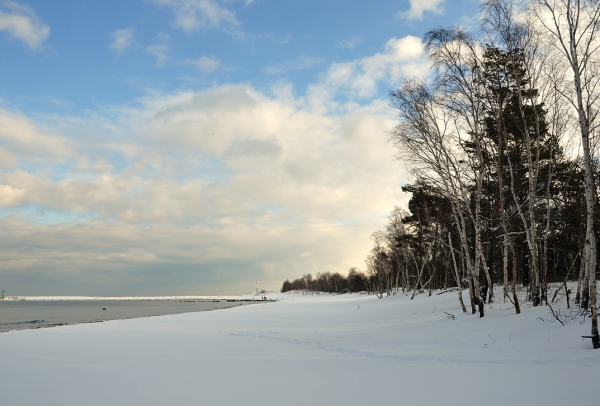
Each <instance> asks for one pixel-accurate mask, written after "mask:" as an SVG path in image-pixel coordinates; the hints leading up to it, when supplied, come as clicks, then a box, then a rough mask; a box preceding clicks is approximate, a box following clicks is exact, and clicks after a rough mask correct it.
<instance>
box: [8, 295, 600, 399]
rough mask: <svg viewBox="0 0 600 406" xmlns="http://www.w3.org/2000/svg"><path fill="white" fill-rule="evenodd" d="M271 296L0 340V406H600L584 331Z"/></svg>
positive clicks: (430, 304)
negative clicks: (263, 301)
mask: <svg viewBox="0 0 600 406" xmlns="http://www.w3.org/2000/svg"><path fill="white" fill-rule="evenodd" d="M465 293H466V292H465ZM267 296H268V297H269V298H278V299H280V300H279V301H278V302H275V303H269V304H264V305H261V306H241V307H236V308H231V309H226V310H217V311H210V312H199V313H186V314H180V315H170V316H160V317H150V318H143V319H133V320H114V321H109V322H103V323H96V324H80V325H71V326H63V327H58V328H49V329H40V330H22V331H14V332H9V333H3V334H0V357H1V359H2V366H1V369H0V404H2V405H38V404H39V405H106V404H111V405H240V404H242V405H286V406H287V405H308V404H310V405H324V404H331V405H367V404H373V403H374V402H376V403H382V404H386V403H390V404H415V405H424V404H440V405H482V404H486V405H501V404H511V405H541V404H544V405H565V404H579V405H598V404H600V396H599V395H600V393H599V391H598V389H597V387H596V384H597V376H598V371H600V351H594V350H592V349H591V343H590V341H589V340H582V338H581V336H582V335H587V334H589V329H590V326H589V320H587V319H586V321H585V323H583V324H581V323H580V321H578V320H574V321H571V322H570V323H568V324H567V325H566V326H564V327H563V326H561V324H560V323H558V322H550V321H547V320H551V319H552V316H551V315H550V314H549V313H548V310H547V308H546V307H540V308H532V307H529V306H527V305H524V306H523V313H522V314H521V315H515V314H514V310H513V309H511V305H510V304H509V303H507V304H504V303H495V304H492V305H491V309H488V310H487V313H486V316H485V317H484V318H482V319H480V318H479V317H478V316H476V315H465V314H462V312H461V311H460V308H459V305H458V300H457V297H456V293H446V294H442V295H434V296H432V297H425V296H424V295H419V296H417V297H416V298H415V300H413V301H411V300H409V298H407V297H404V296H401V295H398V296H393V297H388V298H383V299H377V298H375V297H374V296H367V295H358V294H351V295H349V294H346V295H337V296H331V295H314V296H313V295H302V294H300V293H287V294H268V295H267ZM466 299H467V300H468V296H466ZM444 312H448V313H451V314H454V315H455V316H456V319H455V320H452V319H451V318H449V317H447V315H446V314H445V313H444ZM544 320H546V321H544Z"/></svg>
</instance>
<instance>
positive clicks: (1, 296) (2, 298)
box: [0, 289, 4, 300]
mask: <svg viewBox="0 0 600 406" xmlns="http://www.w3.org/2000/svg"><path fill="white" fill-rule="evenodd" d="M0 300H4V289H2V295H0Z"/></svg>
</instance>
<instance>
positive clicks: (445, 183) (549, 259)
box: [282, 0, 600, 348]
mask: <svg viewBox="0 0 600 406" xmlns="http://www.w3.org/2000/svg"><path fill="white" fill-rule="evenodd" d="M599 30H600V2H599V1H598V0H535V1H534V0H532V1H513V0H488V1H485V2H484V4H483V5H482V10H481V13H480V18H479V22H478V25H477V27H476V29H473V30H467V29H464V28H461V27H441V28H438V29H435V30H431V31H429V32H427V33H426V34H425V36H424V43H425V49H426V51H427V52H428V56H429V61H430V63H431V66H432V67H433V70H432V74H431V76H430V77H429V78H428V79H427V80H423V79H418V78H407V79H404V80H403V81H402V82H401V83H400V85H399V86H398V88H397V89H395V90H393V91H391V92H390V101H391V105H392V106H393V107H394V109H395V110H396V112H397V116H398V124H397V125H396V126H395V128H394V129H393V130H392V131H391V133H390V134H389V138H390V141H391V143H392V144H393V145H394V146H395V147H396V151H397V158H398V159H399V160H400V161H401V162H403V163H405V164H406V168H407V170H408V172H409V173H410V174H411V175H412V178H413V181H412V182H411V184H409V185H406V186H404V187H403V190H404V191H405V192H409V193H411V198H410V201H409V204H408V211H404V210H403V209H401V208H395V209H394V210H393V211H392V213H391V214H390V216H389V218H388V222H387V224H386V227H385V229H384V230H382V231H378V232H376V233H374V234H373V235H372V240H373V248H372V250H371V252H370V253H369V255H368V257H367V259H366V261H365V262H366V269H367V271H366V274H362V273H361V272H359V271H357V270H356V269H353V270H352V272H351V273H349V274H348V276H347V277H344V276H342V275H340V274H320V275H318V276H317V278H315V279H312V278H311V277H310V275H306V276H303V277H302V278H301V279H299V280H295V281H293V282H289V281H286V282H285V283H284V286H283V287H282V291H285V290H291V289H309V290H322V291H326V292H332V291H334V290H332V289H338V287H343V288H342V289H347V290H351V291H352V290H366V291H369V292H371V293H375V294H377V295H378V296H379V297H382V296H383V295H384V294H386V295H391V294H394V293H395V292H398V291H402V292H407V293H409V294H411V296H412V297H414V295H415V294H417V293H418V292H424V291H429V292H431V291H432V290H433V289H450V288H453V287H458V288H459V289H456V290H457V292H458V300H459V302H460V304H461V307H462V309H463V311H464V312H467V311H470V312H471V313H473V314H475V313H479V315H480V316H481V317H483V316H484V314H485V307H484V303H486V302H492V301H494V300H496V299H497V298H495V297H494V289H493V287H494V286H495V285H500V286H502V287H503V290H502V296H503V298H502V299H503V300H508V301H511V302H512V303H513V304H514V309H515V312H516V313H517V314H518V313H520V302H519V300H520V298H519V297H518V296H517V289H518V288H519V289H521V288H522V287H524V288H525V289H526V294H527V296H526V297H525V300H526V301H528V302H530V303H531V304H533V306H540V305H544V304H546V305H547V304H548V295H549V291H548V286H549V283H551V282H561V283H563V284H564V288H565V291H566V293H567V294H571V292H570V291H568V289H567V285H566V281H568V280H576V281H577V285H576V286H577V288H576V292H573V294H574V300H575V302H576V303H577V304H578V305H579V306H580V308H581V309H582V311H584V312H589V313H590V316H591V320H592V330H591V333H592V334H591V336H590V338H592V342H593V346H594V348H600V336H599V335H598V322H597V314H598V305H597V292H596V273H597V260H596V255H597V254H596V253H597V242H596V240H597V238H596V232H597V230H598V228H599V226H600V215H599V214H598V210H596V203H597V200H598V187H597V179H598V175H599V172H600V163H599V161H598V158H597V149H598V146H599V145H598V143H597V140H598V137H597V133H598V129H599V117H598V112H599V111H600V39H599V36H598V31H599ZM349 279H352V282H350V280H349ZM359 279H360V280H361V284H357V283H354V281H355V280H356V281H358V280H359ZM334 281H335V282H334ZM463 290H466V291H467V292H468V299H469V300H468V302H467V301H466V300H464V298H463V296H462V295H463ZM467 306H468V307H469V310H467Z"/></svg>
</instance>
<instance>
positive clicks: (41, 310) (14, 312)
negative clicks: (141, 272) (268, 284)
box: [0, 299, 260, 333]
mask: <svg viewBox="0 0 600 406" xmlns="http://www.w3.org/2000/svg"><path fill="white" fill-rule="evenodd" d="M248 303H260V301H256V302H254V301H252V302H248V301H235V302H234V301H227V300H224V299H223V300H104V301H103V300H101V299H100V300H98V299H95V300H31V301H30V300H5V301H0V333H1V332H6V331H11V330H24V329H35V328H43V327H54V326H62V325H68V324H77V323H94V322H100V321H106V320H117V319H131V318H137V317H149V316H163V315H167V314H179V313H189V312H202V311H208V310H217V309H225V308H229V307H235V306H241V305H244V304H248Z"/></svg>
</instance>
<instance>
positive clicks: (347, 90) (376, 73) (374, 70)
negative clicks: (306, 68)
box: [309, 35, 429, 110]
mask: <svg viewBox="0 0 600 406" xmlns="http://www.w3.org/2000/svg"><path fill="white" fill-rule="evenodd" d="M428 74H429V64H428V62H427V58H426V55H425V53H424V48H423V43H422V42H421V40H420V39H419V38H417V37H413V36H411V35H408V36H406V37H403V38H392V39H390V40H389V41H388V42H387V43H386V45H385V48H384V51H383V52H379V53H376V54H374V55H371V56H368V57H365V58H362V59H357V60H354V61H350V62H340V63H334V64H332V65H331V67H330V68H329V69H328V70H327V71H326V72H325V73H324V74H323V75H322V77H321V80H320V82H319V83H317V84H314V85H312V86H310V87H309V99H310V102H311V103H312V104H313V106H314V107H315V108H318V109H325V110H327V109H330V108H333V107H334V106H335V104H336V102H335V98H336V96H337V95H339V94H340V93H342V94H346V95H347V96H348V97H349V98H350V99H367V98H371V97H373V96H375V95H376V94H377V91H378V86H379V85H380V84H382V83H383V84H385V85H386V86H388V87H390V86H391V87H393V86H396V85H397V83H398V82H399V81H400V79H401V78H402V77H405V76H417V77H425V76H427V75H428Z"/></svg>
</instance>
